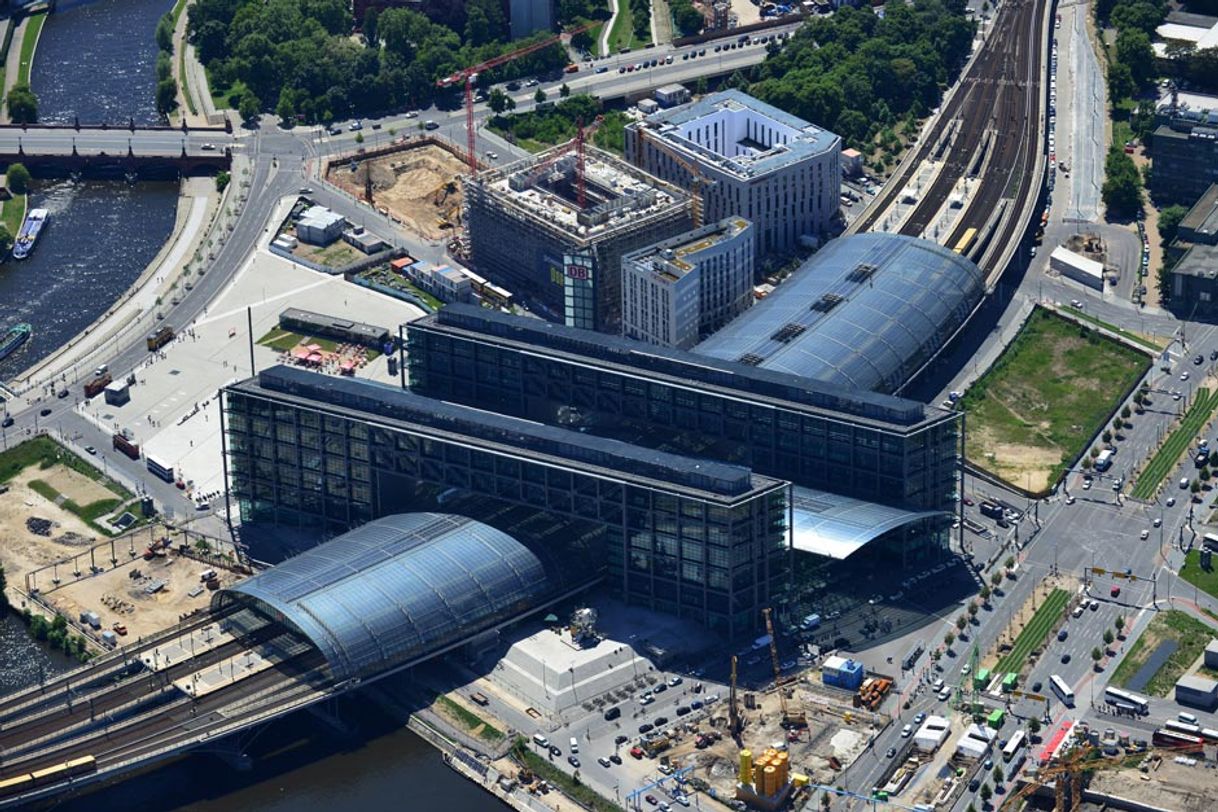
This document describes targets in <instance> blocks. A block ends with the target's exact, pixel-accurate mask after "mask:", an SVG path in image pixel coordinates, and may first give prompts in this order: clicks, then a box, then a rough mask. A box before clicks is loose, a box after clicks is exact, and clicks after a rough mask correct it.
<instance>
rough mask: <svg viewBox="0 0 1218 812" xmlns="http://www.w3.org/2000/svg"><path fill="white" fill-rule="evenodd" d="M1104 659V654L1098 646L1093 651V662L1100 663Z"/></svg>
mask: <svg viewBox="0 0 1218 812" xmlns="http://www.w3.org/2000/svg"><path fill="white" fill-rule="evenodd" d="M1103 658H1104V652H1102V651H1100V647H1099V646H1096V647H1095V648H1093V649H1091V659H1092V660H1095V661H1096V662H1097V663H1098V662H1099V661H1100V660H1102V659H1103Z"/></svg>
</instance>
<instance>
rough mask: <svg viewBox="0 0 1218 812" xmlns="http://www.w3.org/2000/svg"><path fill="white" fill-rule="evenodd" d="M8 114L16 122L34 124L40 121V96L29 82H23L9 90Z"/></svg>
mask: <svg viewBox="0 0 1218 812" xmlns="http://www.w3.org/2000/svg"><path fill="white" fill-rule="evenodd" d="M8 116H9V118H11V119H12V120H13V123H14V124H34V123H35V122H37V121H38V97H37V96H35V95H34V91H32V90H30V86H29V85H28V84H25V83H24V82H22V83H19V84H16V85H13V87H12V89H11V90H9V92H8Z"/></svg>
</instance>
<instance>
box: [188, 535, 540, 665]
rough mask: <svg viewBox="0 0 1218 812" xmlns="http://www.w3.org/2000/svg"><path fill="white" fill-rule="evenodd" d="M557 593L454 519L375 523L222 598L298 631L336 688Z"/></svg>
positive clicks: (497, 538) (519, 557) (496, 539)
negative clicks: (324, 664)
mask: <svg viewBox="0 0 1218 812" xmlns="http://www.w3.org/2000/svg"><path fill="white" fill-rule="evenodd" d="M549 594H552V590H551V588H550V581H549V579H548V578H547V574H546V571H545V569H544V568H543V567H542V564H541V561H540V560H539V559H538V558H537V556H535V555H534V554H533V553H532V552H531V551H530V550H529V549H528V548H527V547H525V546H524V545H523V544H521V543H520V542H518V541H516V540H515V539H513V538H512V537H511V536H509V535H507V534H506V533H503V532H501V531H499V530H496V529H495V528H493V527H490V526H489V525H485V524H483V523H481V522H478V521H475V520H473V519H468V518H465V517H463V516H453V515H449V514H444V513H408V514H399V515H396V516H387V517H385V518H383V519H377V520H376V521H372V522H369V523H368V524H365V525H363V526H361V527H358V528H356V529H355V530H352V531H350V532H348V533H344V534H343V535H341V536H339V537H337V538H335V539H333V540H331V541H328V542H326V543H324V544H320V545H318V546H317V547H314V548H312V549H310V550H306V551H305V552H303V553H301V554H300V555H298V556H296V557H295V558H290V559H288V560H287V561H284V562H283V563H281V564H279V565H278V566H276V567H274V568H272V569H269V570H267V571H265V572H262V573H259V574H258V575H255V576H254V577H252V578H249V579H248V580H246V581H243V582H241V583H239V584H236V585H235V586H233V587H231V588H229V589H224V590H221V591H219V592H217V593H216V595H215V596H214V597H213V598H212V609H213V610H217V609H220V610H222V609H228V608H231V607H232V606H233V605H234V604H236V605H241V606H245V607H247V608H250V609H253V610H254V611H256V612H259V613H260V614H263V615H266V616H267V617H269V618H271V619H273V620H275V621H278V622H280V623H282V624H284V625H285V626H287V627H288V628H290V629H293V630H294V631H296V632H298V633H299V634H300V635H301V636H302V637H304V638H305V639H306V640H308V641H309V642H311V643H312V644H313V645H314V646H316V647H317V649H318V650H319V651H320V652H321V653H322V654H323V655H324V656H325V658H326V661H327V663H328V665H329V669H330V672H331V676H332V677H333V679H334V680H335V681H336V682H341V681H344V680H347V679H352V678H359V677H364V676H368V675H371V674H375V673H378V672H381V671H384V670H386V669H388V668H391V667H393V666H395V665H399V664H402V663H406V662H409V661H411V660H415V659H418V658H420V657H425V656H427V655H429V654H432V653H435V652H437V651H439V650H441V649H443V648H445V647H447V646H449V645H451V644H453V643H457V642H459V641H461V640H463V639H465V638H467V637H469V636H471V635H473V634H476V633H477V632H479V631H482V630H484V629H487V628H490V627H493V626H495V625H497V624H498V623H501V622H504V621H506V620H509V619H511V618H513V617H515V616H516V615H519V614H520V613H522V612H525V611H527V610H529V609H530V608H533V607H534V606H537V605H538V604H539V603H540V602H541V601H542V599H543V598H545V597H546V596H547V595H549Z"/></svg>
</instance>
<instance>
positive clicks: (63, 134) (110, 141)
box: [0, 127, 236, 158]
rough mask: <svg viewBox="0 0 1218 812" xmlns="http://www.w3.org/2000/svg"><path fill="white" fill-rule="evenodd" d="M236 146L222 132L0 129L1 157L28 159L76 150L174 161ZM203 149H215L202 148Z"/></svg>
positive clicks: (89, 153)
mask: <svg viewBox="0 0 1218 812" xmlns="http://www.w3.org/2000/svg"><path fill="white" fill-rule="evenodd" d="M235 144H236V139H235V138H234V136H232V135H229V134H228V133H225V132H214V131H202V132H200V131H198V130H189V131H186V132H183V131H182V130H171V129H165V130H140V129H137V130H134V131H132V130H129V129H126V128H119V127H110V128H108V129H104V130H103V129H98V128H83V129H81V130H79V131H78V130H73V129H71V128H68V129H59V128H56V129H50V128H39V127H30V128H28V129H22V128H20V127H0V153H5V154H12V153H16V152H17V150H18V148H19V147H20V148H21V149H23V150H24V151H25V152H26V153H27V154H30V155H71V154H72V150H73V149H74V148H75V149H76V150H77V151H78V152H79V153H80V154H82V155H93V154H97V153H100V152H105V153H106V154H108V155H125V154H126V153H127V149H128V148H130V149H131V151H132V152H133V153H134V154H135V155H137V156H140V155H156V156H164V157H168V158H176V157H177V156H178V155H180V154H181V152H182V149H183V148H185V149H186V154H187V155H210V154H216V153H223V151H224V149H225V148H227V147H232V146H233V145H235ZM205 147H214V149H212V148H205Z"/></svg>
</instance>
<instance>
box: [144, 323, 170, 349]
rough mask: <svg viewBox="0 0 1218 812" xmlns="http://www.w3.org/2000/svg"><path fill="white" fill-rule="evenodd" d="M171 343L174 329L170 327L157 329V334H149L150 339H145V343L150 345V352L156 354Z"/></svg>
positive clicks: (164, 326) (165, 326)
mask: <svg viewBox="0 0 1218 812" xmlns="http://www.w3.org/2000/svg"><path fill="white" fill-rule="evenodd" d="M170 341H173V328H172V327H170V326H169V325H163V326H161V327H159V328H157V330H156V332H154V333H151V334H149V336H148V338H147V339H145V343H146V344H147V345H148V352H155V351H156V350H159V349H160V348H161V347H164V346H165V345H166V344H168V343H169V342H170Z"/></svg>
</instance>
